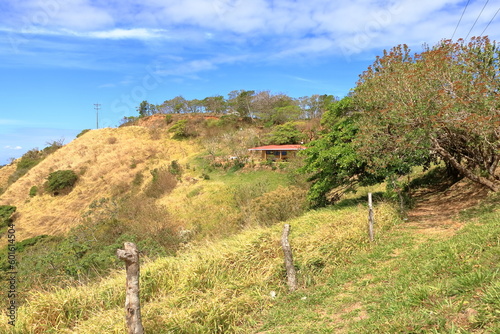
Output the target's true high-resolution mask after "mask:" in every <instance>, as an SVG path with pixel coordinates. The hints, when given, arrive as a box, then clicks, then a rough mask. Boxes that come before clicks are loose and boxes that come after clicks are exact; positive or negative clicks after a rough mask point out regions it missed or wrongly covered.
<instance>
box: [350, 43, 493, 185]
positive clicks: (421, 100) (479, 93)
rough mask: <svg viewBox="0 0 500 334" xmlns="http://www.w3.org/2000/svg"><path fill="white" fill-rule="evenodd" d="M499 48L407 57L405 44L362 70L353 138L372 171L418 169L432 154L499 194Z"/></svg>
mask: <svg viewBox="0 0 500 334" xmlns="http://www.w3.org/2000/svg"><path fill="white" fill-rule="evenodd" d="M499 70H500V49H499V47H498V46H497V45H496V43H495V42H491V41H490V40H489V39H488V38H486V37H483V38H473V39H472V40H471V41H470V42H469V43H465V42H464V41H458V42H453V41H449V40H445V41H442V42H440V43H438V44H437V45H436V46H434V47H432V48H430V47H427V48H426V49H425V50H424V52H422V53H420V54H414V55H412V54H411V53H410V50H409V49H408V47H407V46H405V45H400V46H397V47H395V48H393V49H392V50H390V51H389V52H386V51H385V52H384V55H383V57H380V58H378V59H377V60H376V61H375V63H374V64H373V65H372V66H370V67H369V68H368V70H367V71H365V72H364V73H363V75H362V76H361V78H360V81H359V83H358V85H357V87H356V89H355V93H354V97H355V100H356V103H357V104H358V105H359V107H360V108H361V109H362V111H363V113H362V114H363V116H362V121H361V122H360V124H361V126H360V130H361V131H360V132H359V136H358V138H357V143H358V147H359V148H358V149H359V152H360V154H362V155H364V156H371V157H373V160H372V167H373V168H375V169H384V168H387V166H388V165H389V164H395V163H398V162H402V161H404V162H406V163H408V164H410V163H412V164H414V165H419V164H425V163H426V162H428V161H429V158H430V156H431V155H432V154H434V155H436V156H437V157H439V158H440V159H442V160H443V161H445V162H446V164H447V165H448V166H450V167H451V168H454V169H455V170H457V171H458V172H459V173H460V174H462V175H463V176H465V177H467V178H469V179H471V180H472V181H474V182H477V183H479V184H482V185H484V186H486V187H488V188H490V189H491V190H494V191H498V190H499V189H500V175H499V174H498V164H499V161H500V113H499V112H498V110H499V107H500V103H499V99H498V93H499V91H500V80H499V75H500V74H499V73H500V72H499Z"/></svg>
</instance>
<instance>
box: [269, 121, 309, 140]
mask: <svg viewBox="0 0 500 334" xmlns="http://www.w3.org/2000/svg"><path fill="white" fill-rule="evenodd" d="M304 139H305V136H304V134H303V133H302V132H301V131H300V130H299V129H298V128H297V125H296V124H295V123H294V122H287V123H285V124H281V125H277V126H275V127H274V129H273V130H272V131H271V132H270V133H269V136H268V138H267V142H268V144H274V145H285V144H300V143H302V142H303V141H304Z"/></svg>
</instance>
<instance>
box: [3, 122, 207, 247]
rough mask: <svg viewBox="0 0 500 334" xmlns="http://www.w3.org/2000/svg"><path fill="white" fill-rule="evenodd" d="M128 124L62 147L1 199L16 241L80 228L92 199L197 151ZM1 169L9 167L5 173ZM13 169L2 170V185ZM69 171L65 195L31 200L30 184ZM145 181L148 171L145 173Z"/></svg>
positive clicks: (168, 137) (88, 134)
mask: <svg viewBox="0 0 500 334" xmlns="http://www.w3.org/2000/svg"><path fill="white" fill-rule="evenodd" d="M152 131H153V130H151V129H147V128H144V127H137V126H130V127H122V128H117V129H112V128H106V129H100V130H92V131H89V132H88V133H86V134H85V135H83V136H81V137H80V138H77V139H75V140H74V141H73V142H71V143H69V144H67V145H65V146H64V147H62V148H61V149H59V150H57V151H56V152H54V153H53V154H51V155H49V156H48V157H47V158H46V159H45V160H43V161H42V162H40V163H39V164H38V165H37V166H35V167H34V168H32V169H31V170H30V171H29V172H28V173H27V174H26V175H24V176H23V177H21V178H20V179H19V180H18V181H17V182H15V183H14V184H12V185H11V186H10V187H9V188H7V190H6V191H5V193H4V194H2V195H1V196H0V205H14V206H16V207H17V212H16V213H15V224H16V231H17V240H18V241H20V240H23V239H26V238H29V237H33V236H36V235H41V234H49V235H55V234H60V233H64V232H67V231H68V230H69V229H71V228H72V227H74V226H75V225H77V224H78V222H79V219H80V217H81V215H82V213H83V212H84V211H85V210H86V208H87V207H88V206H89V204H90V203H92V201H94V200H96V199H100V198H102V197H107V196H110V194H111V193H113V192H116V189H117V188H120V187H121V188H127V187H128V186H130V185H131V183H132V181H133V179H134V177H135V175H136V174H137V172H141V171H145V170H147V169H153V168H156V167H158V166H165V165H168V164H169V163H170V162H171V161H172V160H178V161H179V162H183V161H187V159H189V157H190V156H192V155H193V154H195V153H197V152H198V150H197V149H196V148H195V147H194V146H193V143H191V142H188V141H175V140H172V139H170V136H169V135H167V134H166V132H160V135H158V134H157V133H155V134H154V135H153V134H152ZM5 168H8V169H6V170H4V169H5ZM11 169H12V167H4V168H2V169H1V170H0V171H1V173H0V175H1V176H0V181H1V180H3V179H4V178H8V176H5V174H9V171H10V170H11ZM64 169H72V170H73V171H75V172H76V173H77V174H78V175H79V179H78V181H77V183H76V185H75V187H74V189H73V190H72V191H71V192H70V193H69V194H67V195H59V196H53V195H52V194H48V193H45V194H41V195H37V196H35V197H33V198H31V197H30V196H29V190H30V188H31V187H32V186H38V188H39V189H42V188H43V184H44V183H45V181H46V179H47V176H48V175H49V174H50V173H51V172H53V171H56V170H64ZM143 174H144V176H145V178H148V177H151V175H150V173H146V172H144V173H143Z"/></svg>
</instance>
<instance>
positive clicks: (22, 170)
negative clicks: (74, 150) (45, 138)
mask: <svg viewBox="0 0 500 334" xmlns="http://www.w3.org/2000/svg"><path fill="white" fill-rule="evenodd" d="M48 144H49V145H48V146H47V147H45V148H44V149H43V150H38V149H36V148H34V149H32V150H29V151H28V152H26V153H25V154H24V155H23V156H22V157H21V159H20V160H19V161H18V162H17V167H16V171H15V172H14V173H13V174H12V175H10V176H9V180H8V184H9V185H10V184H12V183H14V182H16V181H17V180H18V179H19V178H20V177H22V176H23V175H25V174H26V173H27V172H28V171H29V170H30V169H31V168H33V167H35V166H36V165H38V164H39V163H40V162H41V161H43V159H45V158H46V157H47V156H48V155H49V154H52V153H54V152H55V151H57V150H58V149H60V148H61V147H62V146H63V141H62V140H59V141H53V142H51V143H48Z"/></svg>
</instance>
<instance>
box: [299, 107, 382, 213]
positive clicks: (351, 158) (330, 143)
mask: <svg viewBox="0 0 500 334" xmlns="http://www.w3.org/2000/svg"><path fill="white" fill-rule="evenodd" d="M354 111H355V108H354V104H353V101H352V98H350V97H345V98H343V99H342V100H340V101H338V102H336V103H334V104H332V105H331V107H330V109H329V110H328V111H327V112H326V113H325V114H324V115H323V118H322V125H323V127H324V128H325V132H324V134H323V135H322V136H321V137H320V138H319V139H317V140H314V141H312V142H310V143H309V144H308V148H307V149H306V150H304V151H302V152H303V153H302V154H303V155H305V165H304V167H302V168H301V172H303V173H306V174H308V175H309V177H308V181H310V182H312V184H311V188H310V189H309V193H308V200H309V202H310V204H311V206H312V207H319V206H325V205H327V204H330V203H332V202H335V201H336V200H337V199H339V197H340V196H341V195H342V194H343V193H344V192H346V191H351V190H354V189H355V188H356V186H358V185H369V184H375V183H377V182H380V181H382V180H383V179H384V177H385V174H384V173H382V174H377V173H376V172H375V171H372V170H370V169H369V165H368V162H367V159H366V158H365V157H363V156H361V155H360V154H359V153H358V151H357V147H356V144H355V142H354V140H355V138H356V136H357V134H358V132H359V125H358V123H357V120H358V118H359V116H360V115H359V114H358V113H355V112H354Z"/></svg>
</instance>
